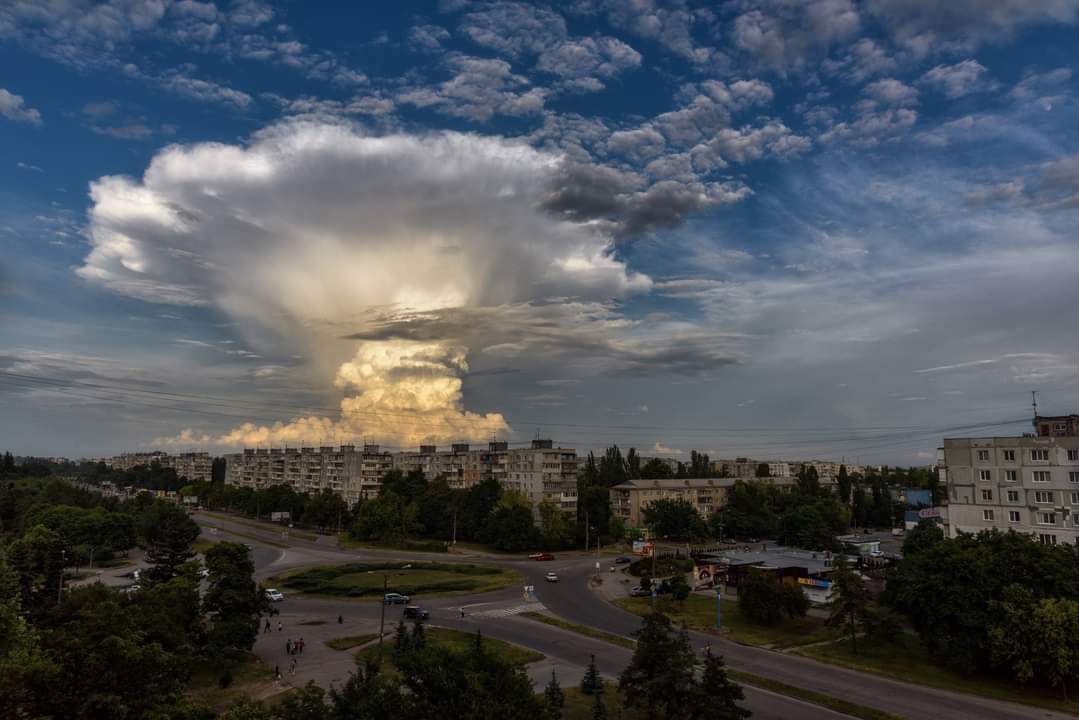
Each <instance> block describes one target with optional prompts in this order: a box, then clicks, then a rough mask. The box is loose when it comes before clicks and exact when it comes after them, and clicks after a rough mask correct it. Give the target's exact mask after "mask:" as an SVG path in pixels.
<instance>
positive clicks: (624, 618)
mask: <svg viewBox="0 0 1079 720" xmlns="http://www.w3.org/2000/svg"><path fill="white" fill-rule="evenodd" d="M196 519H197V520H198V521H199V522H200V524H202V525H203V526H204V530H203V532H204V534H207V535H206V536H207V537H208V539H218V540H224V539H233V540H235V541H239V542H247V543H248V544H249V545H251V547H252V557H253V559H254V562H255V568H256V570H255V576H256V579H258V580H265V579H267V578H269V577H272V576H275V575H278V574H280V573H282V572H284V571H287V570H292V569H296V568H299V567H308V566H314V565H330V564H339V563H344V562H356V561H359V560H364V561H371V560H374V561H393V562H397V561H400V562H401V563H408V562H413V561H417V560H431V561H437V562H455V561H467V562H482V563H484V564H488V565H497V566H501V567H508V568H512V569H514V570H517V571H518V572H520V573H521V574H522V575H524V576H525V578H526V582H527V583H528V584H531V585H533V586H534V587H535V597H536V602H534V603H528V602H525V600H524V593H523V588H506V589H503V590H498V591H494V592H488V593H483V594H481V595H472V596H465V597H461V596H459V597H445V598H431V599H423V598H417V600H419V601H420V603H421V604H422V605H423V607H424V608H425V609H427V610H429V611H430V613H431V617H430V621H429V622H430V623H431V624H433V625H438V626H443V627H449V628H455V629H460V630H465V631H468V632H474V631H475V630H477V629H479V630H481V631H482V632H483V634H484V635H487V636H490V637H494V638H498V639H500V640H505V641H507V642H511V643H515V644H517V645H521V646H523V647H527V648H530V649H534V650H537V651H539V652H541V653H543V654H544V655H545V656H546V660H544V661H541V662H540V663H534V664H533V665H530V666H529V667H528V668H527V669H528V671H529V674H530V676H531V677H532V678H533V679H534V680H535V681H536V683H537V686H539V687H542V685H543V684H545V683H546V681H547V680H548V679H549V677H550V672H551V669H556V670H557V671H558V675H559V678H560V682H562V684H563V685H564V686H569V685H573V684H575V683H576V682H577V681H578V680H579V678H580V676H581V674H582V672H583V668H584V666H585V665H586V664H587V662H588V659H589V657H590V656H591V655H595V658H596V664H597V667H598V668H599V670H600V672H601V673H602V674H603V675H604V676H605V677H607V678H611V679H613V678H616V677H617V676H618V674H619V673H620V672H621V671H622V669H623V668H624V667H625V666H626V664H627V663H628V662H629V658H630V656H631V652H630V651H629V650H627V649H626V648H624V647H620V646H618V645H613V644H611V643H607V642H604V641H602V640H597V639H594V638H590V637H586V636H583V635H580V634H578V633H574V632H571V631H567V630H563V629H560V628H557V627H552V626H550V625H547V624H544V623H538V622H535V621H532V620H528V619H526V618H523V617H521V616H520V613H521V612H524V611H526V610H527V611H533V612H535V611H540V610H542V611H545V612H549V613H551V614H553V615H555V616H558V617H561V618H563V619H565V620H568V621H570V622H573V623H577V624H580V625H585V626H589V627H592V628H596V629H598V630H603V631H605V632H608V633H613V634H615V635H621V636H624V637H629V636H630V635H631V634H632V633H633V632H634V631H635V630H636V629H637V628H638V627H639V626H640V618H639V617H637V616H636V615H632V614H630V613H627V612H625V611H623V610H621V609H620V608H618V607H616V606H614V605H612V604H611V603H609V602H606V601H605V600H604V599H603V597H602V595H600V594H599V593H597V592H596V591H595V590H593V589H592V588H591V587H590V578H591V577H592V576H593V575H594V574H595V569H594V568H595V565H594V563H595V557H594V556H592V555H584V554H581V553H564V554H560V555H559V558H558V559H557V560H555V561H551V562H542V563H540V562H534V561H530V560H527V559H525V558H523V557H515V556H504V555H493V554H482V553H473V554H468V555H457V554H450V555H447V554H437V553H414V552H403V551H394V550H377V549H364V550H356V551H349V550H343V549H340V548H338V547H336V545H335V538H333V537H320V538H318V540H315V541H312V540H307V539H301V538H298V537H295V536H292V537H284V536H282V534H281V533H279V532H276V531H274V530H272V529H269V528H268V529H266V530H261V529H256V528H253V527H252V526H251V525H249V524H240V523H236V522H233V521H230V520H225V519H223V518H221V517H220V516H214V517H208V516H200V515H196ZM208 527H214V528H216V529H215V530H208V529H207V528H208ZM230 530H231V531H232V532H235V533H236V535H235V536H232V535H230ZM266 542H272V543H275V544H276V545H277V547H275V546H273V545H268V544H266ZM551 570H554V571H556V572H557V573H558V575H559V576H560V581H559V582H557V583H546V582H544V575H545V574H546V573H547V572H548V571H551ZM607 581H608V582H609V581H610V580H607ZM286 595H287V597H286V600H285V601H283V602H281V603H277V605H276V607H277V608H278V609H279V611H280V615H279V617H278V618H275V619H274V625H273V630H272V632H270V633H263V634H261V635H260V638H259V641H258V643H257V644H256V646H255V652H256V653H257V654H258V655H259V656H260V657H261V658H262V659H263V660H264V661H266V662H268V663H269V664H271V665H275V664H276V665H279V666H280V667H281V668H282V672H284V671H285V669H286V668H287V666H288V664H289V660H290V659H291V658H290V657H289V656H287V655H286V654H285V650H284V648H285V641H286V639H287V637H292V639H297V638H298V637H301V636H302V637H304V639H305V650H304V656H303V657H302V658H300V660H299V661H298V662H297V671H296V675H295V676H293V677H290V678H286V680H288V681H290V682H292V683H293V684H303V683H305V682H307V681H308V680H313V681H315V682H316V684H319V685H323V686H327V687H328V686H329V685H331V684H334V685H337V684H340V683H341V682H342V681H343V680H344V678H345V677H347V675H348V673H349V672H350V671H351V670H352V667H353V664H352V653H351V652H342V651H337V650H333V649H331V648H329V647H327V646H326V645H325V641H326V640H329V639H332V638H337V637H343V636H351V635H362V634H368V633H370V634H374V635H376V636H377V633H378V623H379V615H380V612H381V606H380V604H379V603H377V602H370V601H367V602H363V601H356V600H346V599H336V598H324V597H311V596H303V595H300V594H287V593H286ZM462 607H463V608H464V610H465V615H464V617H462V616H461V609H462ZM399 615H400V610H399V609H397V608H394V609H390V608H387V613H386V626H387V632H392V629H393V627H394V626H395V625H396V624H397V621H398V619H399ZM338 617H340V618H341V620H342V622H341V623H340V624H339V623H338ZM278 619H280V620H281V622H282V624H283V630H282V631H281V632H280V633H279V632H278V631H277V629H276V628H277V626H276V621H277V620H278ZM690 635H691V640H692V642H693V644H694V646H695V647H697V648H698V650H701V651H703V648H704V646H705V645H706V644H711V646H712V647H713V649H714V650H716V651H718V652H721V653H722V654H723V656H724V659H725V660H726V662H727V664H728V665H729V666H730V667H732V668H734V669H737V670H741V671H745V672H750V673H754V674H756V675H760V676H763V677H767V678H770V679H774V680H778V681H781V682H783V683H786V684H788V685H793V686H796V687H800V688H804V689H807V690H813V691H816V692H819V693H823V694H826V695H830V696H832V697H836V698H840V699H843V700H847V701H849V702H852V703H857V704H859V705H864V706H867V707H871V708H876V709H878V710H882V711H884V712H888V713H892V714H894V715H897V716H899V717H905V718H912V719H915V718H916V719H918V720H921V719H922V718H955V719H957V720H982V719H983V718H987V717H991V718H995V719H997V718H999V719H1002V720H1033V719H1034V718H1039V719H1042V720H1056V719H1057V718H1060V719H1061V720H1064V719H1065V718H1073V716H1071V715H1067V714H1064V713H1059V712H1053V711H1050V710H1044V709H1041V708H1034V707H1028V706H1024V705H1017V704H1012V703H1006V702H1001V701H996V700H990V699H985V698H980V697H976V696H973V695H968V694H962V693H956V692H949V691H945V690H938V689H935V688H928V687H924V686H919V685H912V684H908V683H902V682H897V681H894V680H889V679H886V678H882V677H878V676H875V675H870V674H866V673H859V672H855V671H851V670H847V669H844V668H839V667H836V666H833V665H828V664H824V663H819V662H816V661H813V660H810V659H808V658H803V657H799V656H794V655H790V654H784V653H779V652H775V651H771V650H765V649H762V648H756V647H749V646H745V645H740V644H737V643H734V642H730V641H727V640H723V639H720V638H718V637H715V636H710V635H707V634H704V633H697V632H692V633H690ZM745 692H746V705H747V707H749V708H750V709H751V710H752V711H753V713H754V717H755V718H777V719H778V718H807V719H808V720H818V719H819V720H834V719H835V718H842V717H847V716H845V715H842V714H840V713H836V712H834V711H831V710H827V709H825V708H822V707H819V706H817V705H810V704H807V703H805V702H802V701H800V700H797V699H794V698H791V697H787V696H784V695H778V694H775V693H772V692H768V691H765V690H761V689H758V688H754V687H750V686H745Z"/></svg>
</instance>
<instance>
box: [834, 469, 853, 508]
mask: <svg viewBox="0 0 1079 720" xmlns="http://www.w3.org/2000/svg"><path fill="white" fill-rule="evenodd" d="M836 482H837V483H838V484H839V499H840V500H842V501H843V504H844V505H849V504H850V490H851V481H850V475H848V474H847V466H846V465H840V466H839V476H838V477H837V478H836Z"/></svg>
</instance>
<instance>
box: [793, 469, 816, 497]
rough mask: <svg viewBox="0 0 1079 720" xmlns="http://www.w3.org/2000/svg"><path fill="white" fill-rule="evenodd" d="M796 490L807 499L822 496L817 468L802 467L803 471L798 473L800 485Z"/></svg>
mask: <svg viewBox="0 0 1079 720" xmlns="http://www.w3.org/2000/svg"><path fill="white" fill-rule="evenodd" d="M795 489H796V490H797V491H798V493H799V494H800V495H804V496H806V497H814V496H816V495H819V494H820V478H819V476H818V474H817V468H816V467H815V466H813V465H808V464H807V465H802V469H801V470H799V471H798V484H797V485H796V486H795Z"/></svg>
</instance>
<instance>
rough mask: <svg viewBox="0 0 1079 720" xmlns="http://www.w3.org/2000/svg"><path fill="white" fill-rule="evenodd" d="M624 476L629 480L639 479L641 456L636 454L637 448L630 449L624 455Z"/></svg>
mask: <svg viewBox="0 0 1079 720" xmlns="http://www.w3.org/2000/svg"><path fill="white" fill-rule="evenodd" d="M626 475H627V477H628V479H629V480H638V479H640V477H641V456H640V455H638V454H637V448H630V449H629V452H627V453H626Z"/></svg>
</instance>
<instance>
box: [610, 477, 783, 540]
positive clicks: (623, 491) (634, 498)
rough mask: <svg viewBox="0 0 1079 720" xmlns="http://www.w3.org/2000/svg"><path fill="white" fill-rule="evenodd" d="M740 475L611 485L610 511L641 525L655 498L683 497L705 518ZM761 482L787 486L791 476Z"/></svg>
mask: <svg viewBox="0 0 1079 720" xmlns="http://www.w3.org/2000/svg"><path fill="white" fill-rule="evenodd" d="M742 479H743V478H683V479H677V478H671V479H666V480H630V481H628V482H624V483H621V484H619V485H615V486H614V487H612V488H611V512H612V513H613V514H614V515H616V516H617V517H620V518H621V519H622V522H624V523H625V524H626V526H627V527H631V528H639V527H642V520H643V511H644V510H645V508H647V507H648V506H649V505H651V504H652V503H654V502H656V501H658V500H684V501H686V502H688V503H689V504H691V505H693V506H694V507H695V508H696V509H697V512H698V513H700V514H701V517H704V518H707V517H708V516H709V515H711V514H712V513H713V512H715V511H716V510H719V509H721V508H723V507H725V506H726V505H727V496H728V494H729V493H730V489H731V488H732V487H733V486H734V484H735V483H736V482H738V481H739V480H742ZM762 481H763V482H768V483H772V484H773V485H780V486H787V487H789V486H790V485H792V484H793V481H792V479H791V478H764V479H762Z"/></svg>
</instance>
